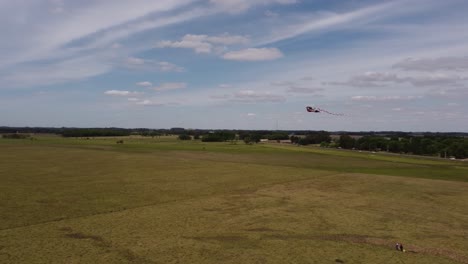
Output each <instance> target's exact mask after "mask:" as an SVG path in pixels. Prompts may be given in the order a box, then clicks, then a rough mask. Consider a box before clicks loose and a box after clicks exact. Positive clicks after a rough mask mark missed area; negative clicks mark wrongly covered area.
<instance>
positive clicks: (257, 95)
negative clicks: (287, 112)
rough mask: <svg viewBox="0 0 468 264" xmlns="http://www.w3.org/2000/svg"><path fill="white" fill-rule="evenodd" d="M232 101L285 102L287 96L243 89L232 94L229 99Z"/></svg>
mask: <svg viewBox="0 0 468 264" xmlns="http://www.w3.org/2000/svg"><path fill="white" fill-rule="evenodd" d="M229 101H232V102H239V103H260V102H263V103H266V102H275V103H277V102H284V101H286V98H285V97H284V96H282V95H279V94H272V93H269V92H256V91H252V90H241V91H239V92H236V93H234V94H233V95H232V98H231V99H229Z"/></svg>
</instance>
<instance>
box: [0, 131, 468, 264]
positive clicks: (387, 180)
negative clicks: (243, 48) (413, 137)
mask: <svg viewBox="0 0 468 264" xmlns="http://www.w3.org/2000/svg"><path fill="white" fill-rule="evenodd" d="M124 141H125V143H124V144H116V139H115V138H101V139H89V140H86V139H70V138H60V137H54V136H39V137H38V138H37V140H7V139H0V209H1V214H0V263H376V264H380V263H382V264H384V263H387V264H389V263H468V163H466V162H456V161H445V160H434V159H425V158H416V157H403V156H396V155H385V154H382V153H359V152H351V151H339V150H328V149H321V148H317V147H297V146H284V145H278V144H258V145H245V144H243V143H238V144H232V143H202V142H181V141H178V140H176V139H175V138H173V137H161V138H154V139H151V138H139V137H133V138H124ZM396 242H401V243H403V244H404V245H405V247H406V249H407V252H406V253H401V252H397V251H395V250H394V244H395V243H396Z"/></svg>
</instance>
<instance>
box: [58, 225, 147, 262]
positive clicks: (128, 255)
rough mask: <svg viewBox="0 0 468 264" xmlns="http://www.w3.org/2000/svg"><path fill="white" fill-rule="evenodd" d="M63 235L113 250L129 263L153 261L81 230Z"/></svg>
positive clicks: (69, 229)
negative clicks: (89, 241)
mask: <svg viewBox="0 0 468 264" xmlns="http://www.w3.org/2000/svg"><path fill="white" fill-rule="evenodd" d="M60 230H61V231H66V232H70V231H72V229H71V228H69V227H63V228H61V229H60ZM65 237H68V238H72V239H79V240H91V241H92V242H93V243H94V245H95V246H97V247H100V248H105V249H106V250H108V251H114V252H116V253H117V254H118V255H120V256H121V257H123V258H124V259H125V260H127V261H128V262H129V263H155V262H153V261H151V260H148V259H146V258H144V257H141V256H138V255H136V254H135V253H133V252H132V251H131V250H129V249H126V248H119V247H116V246H115V245H113V244H112V243H111V242H109V241H106V240H104V238H102V237H101V236H97V235H88V234H83V233H81V232H73V233H68V234H65Z"/></svg>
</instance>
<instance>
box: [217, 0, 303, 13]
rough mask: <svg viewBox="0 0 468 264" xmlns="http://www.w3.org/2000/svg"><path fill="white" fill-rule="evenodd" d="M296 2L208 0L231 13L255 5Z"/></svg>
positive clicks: (294, 1) (279, 0) (286, 0)
mask: <svg viewBox="0 0 468 264" xmlns="http://www.w3.org/2000/svg"><path fill="white" fill-rule="evenodd" d="M297 2H298V1H297V0H210V3H212V4H213V5H215V6H216V7H217V8H219V9H221V10H223V11H225V12H228V13H231V14H236V13H241V12H245V11H246V10H248V9H249V8H251V7H253V6H256V5H269V4H281V5H290V4H295V3H297Z"/></svg>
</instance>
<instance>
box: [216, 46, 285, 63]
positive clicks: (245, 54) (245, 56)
mask: <svg viewBox="0 0 468 264" xmlns="http://www.w3.org/2000/svg"><path fill="white" fill-rule="evenodd" d="M283 56H284V55H283V53H282V52H281V51H280V50H279V49H277V48H248V49H243V50H238V51H230V52H227V53H225V54H224V55H223V58H224V59H225V60H234V61H269V60H276V59H279V58H281V57H283Z"/></svg>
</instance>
